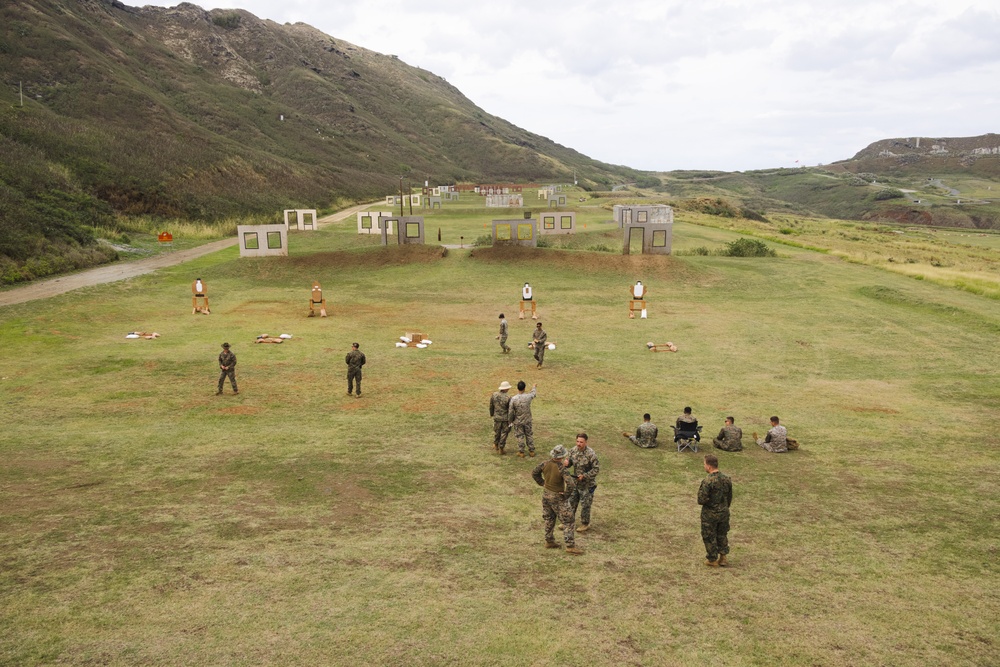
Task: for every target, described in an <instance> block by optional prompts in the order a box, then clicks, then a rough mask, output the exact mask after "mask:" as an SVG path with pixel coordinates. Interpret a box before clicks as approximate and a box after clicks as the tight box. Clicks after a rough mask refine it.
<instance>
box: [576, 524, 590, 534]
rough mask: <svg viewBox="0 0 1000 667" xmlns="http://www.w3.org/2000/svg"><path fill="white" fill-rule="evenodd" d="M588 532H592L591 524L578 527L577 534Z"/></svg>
mask: <svg viewBox="0 0 1000 667" xmlns="http://www.w3.org/2000/svg"><path fill="white" fill-rule="evenodd" d="M588 530H590V524H589V523H581V524H580V525H579V526H578V527H577V529H576V532H578V533H586V532H587V531H588Z"/></svg>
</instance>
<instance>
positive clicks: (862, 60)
mask: <svg viewBox="0 0 1000 667" xmlns="http://www.w3.org/2000/svg"><path fill="white" fill-rule="evenodd" d="M218 6H228V7H234V6H239V7H241V8H243V9H246V10H247V11H250V12H252V13H254V14H256V15H257V16H260V17H261V18H269V19H272V20H274V21H277V22H280V23H284V22H295V21H302V22H305V23H308V24H310V25H313V26H314V27H316V28H318V29H320V30H322V31H323V32H326V33H328V34H330V35H331V36H333V37H335V38H338V39H342V40H347V41H349V42H352V43H354V44H357V45H359V46H362V47H365V48H367V49H371V50H374V51H379V52H382V53H392V54H396V55H398V56H399V57H400V58H401V59H402V60H404V61H405V62H407V63H409V64H411V65H416V66H420V67H423V68H425V69H428V70H430V71H433V72H434V73H436V74H439V75H441V76H443V77H444V78H446V79H447V80H448V81H449V82H450V83H452V84H453V85H455V86H456V87H457V88H458V89H459V90H461V91H462V92H463V93H464V94H465V95H467V96H468V97H469V98H470V99H472V101H473V102H475V103H476V104H478V105H479V106H480V107H482V108H483V109H485V110H486V111H487V112H489V113H491V114H494V115H497V116H500V117H502V118H505V119H506V120H509V121H511V122H512V123H514V124H516V125H519V126H521V127H523V128H525V129H527V130H529V131H532V132H535V133H538V134H542V135H545V136H547V137H549V138H550V139H553V140H554V141H557V142H558V143H561V144H563V145H566V146H570V147H572V148H575V149H577V150H579V151H581V152H583V153H585V154H587V155H590V156H591V157H594V158H596V159H599V160H603V161H606V162H612V163H616V164H627V165H629V166H633V167H637V168H643V169H683V168H715V169H724V170H743V169H751V168H765V167H775V166H788V165H792V164H794V161H795V160H796V159H798V160H800V162H801V163H805V164H816V163H820V162H824V163H825V162H831V161H834V160H838V159H845V158H848V157H850V156H852V155H853V154H854V153H855V152H857V151H858V150H860V149H861V148H864V146H866V145H867V144H868V143H871V142H872V141H876V140H878V139H883V138H888V137H899V136H915V135H917V134H920V135H924V136H966V135H970V134H981V133H985V132H990V131H1000V128H998V127H997V126H996V125H995V123H996V122H997V121H996V119H997V118H998V117H1000V114H998V104H1000V99H998V94H997V93H994V92H993V90H992V88H993V83H994V82H995V81H997V80H998V78H1000V40H998V39H997V38H996V36H997V35H998V34H1000V10H998V4H997V1H996V0H952V1H951V2H947V3H945V2H941V1H940V0H838V2H835V3H834V2H830V3H820V2H802V1H801V0H756V1H755V2H754V3H746V2H743V1H742V0H702V1H701V2H698V3H693V2H690V1H681V0H619V2H615V3H610V2H606V0H604V1H597V0H582V1H575V2H571V1H570V0H551V1H550V2H546V3H531V2H525V1H524V0H499V1H497V2H493V3H489V4H487V5H475V6H473V5H469V4H468V3H467V2H459V1H458V0H424V1H422V2H419V3H415V2H412V1H407V2H404V1H403V0H370V1H366V2H361V1H359V0H346V1H342V2H334V3H329V2H319V1H318V0H285V1H284V2H282V3H280V4H276V3H273V2H270V1H265V0H227V1H226V4H225V5H223V4H211V3H210V4H208V5H206V8H211V7H218Z"/></svg>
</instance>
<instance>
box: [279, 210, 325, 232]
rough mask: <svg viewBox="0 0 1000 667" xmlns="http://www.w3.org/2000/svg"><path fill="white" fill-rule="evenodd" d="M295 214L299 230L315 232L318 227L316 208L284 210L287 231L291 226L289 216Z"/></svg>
mask: <svg viewBox="0 0 1000 667" xmlns="http://www.w3.org/2000/svg"><path fill="white" fill-rule="evenodd" d="M289 213H294V214H295V228H296V229H298V230H315V229H316V227H317V223H316V209H314V208H286V209H285V210H284V216H285V229H288V226H289V224H290V222H289V220H288V214H289Z"/></svg>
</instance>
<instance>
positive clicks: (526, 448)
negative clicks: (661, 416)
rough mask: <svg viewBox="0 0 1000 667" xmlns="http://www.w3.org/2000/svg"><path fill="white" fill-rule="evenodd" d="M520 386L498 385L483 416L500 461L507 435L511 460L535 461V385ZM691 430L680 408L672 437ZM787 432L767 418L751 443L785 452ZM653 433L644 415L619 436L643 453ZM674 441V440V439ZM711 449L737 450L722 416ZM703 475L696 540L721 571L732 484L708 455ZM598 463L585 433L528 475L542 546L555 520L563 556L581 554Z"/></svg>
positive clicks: (737, 440)
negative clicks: (535, 492) (537, 495)
mask: <svg viewBox="0 0 1000 667" xmlns="http://www.w3.org/2000/svg"><path fill="white" fill-rule="evenodd" d="M526 388H527V385H526V383H525V382H524V381H523V380H521V381H520V382H518V383H517V390H518V393H517V394H514V395H513V396H511V395H510V394H509V393H508V392H509V391H510V389H511V385H510V383H509V382H507V381H504V382H501V383H500V386H499V387H498V388H497V390H496V391H495V392H493V394H492V396H491V397H490V403H489V411H490V416H491V417H492V418H493V449H494V450H495V451H496V452H497V453H499V454H500V455H501V456H502V455H504V454H505V448H506V446H507V437H508V435H509V433H510V431H511V430H513V431H514V436H515V438H516V439H517V448H518V452H517V455H518V456H519V457H521V458H524V457H525V455H526V453H527V456H530V457H534V456H535V441H534V437H533V434H532V415H531V402H532V401H533V400H534V398H535V397H536V396H537V395H538V386H537V385H532V387H531V391H530V392H526V391H525V389H526ZM692 425H697V419H695V418H694V416H693V414H692V411H691V408H690V407H687V408H684V413H683V414H682V415H681V416H680V417H678V419H677V426H676V427H675V434H680V433H682V432H684V431H685V429H690V428H691V427H692ZM787 433H788V432H787V430H786V428H785V427H784V426H782V425H781V424H780V420H779V419H778V417H776V416H775V417H771V429H770V430H769V431H768V432H767V435H766V436H765V437H764V438H759V439H758V437H757V434H756V433H754V434H753V437H754V441H755V442H756V443H757V444H758V445H760V446H761V447H762V448H764V449H765V450H767V451H769V452H775V453H780V452H786V451H788V438H787ZM658 434H659V429H658V428H657V427H656V425H655V424H653V422H652V420H651V417H650V415H649V414H648V413H646V414H644V415H643V422H642V424H640V425H639V427H638V428H637V429H636V432H635V435H631V434H629V433H625V432H623V433H622V435H623V436H625V437H626V438H628V439H629V440H630V441H631V442H632V443H633V444H635V445H636V446H638V447H641V448H644V449H650V448H654V447H656V446H657V445H658V443H657V440H656V439H657V436H658ZM677 437H679V436H675V440H676V438H677ZM712 444H713V445H714V446H715V447H716V448H718V449H721V450H724V451H728V452H738V451H742V449H743V430H742V429H741V428H740V427H738V426H736V424H735V419H734V418H733V417H726V420H725V425H724V426H723V427H722V429H721V430H720V431H719V434H718V436H716V437H715V438H714V439H713V440H712ZM703 465H704V468H705V472H706V473H707V476H706V477H705V479H704V480H703V481H702V483H701V486H700V487H699V489H698V504H699V505H701V537H702V541H703V542H704V544H705V564H706V565H708V566H709V567H725V566H727V565H728V560H727V557H728V555H729V538H728V534H729V506H730V505H731V504H732V500H733V483H732V480H731V479H730V478H729V477H728V476H727V475H724V474H723V473H721V472H720V471H719V460H718V458H717V457H716V456H715V455H713V454H708V455H706V456H705V458H704V462H703ZM599 472H600V462H599V461H598V459H597V454H596V453H595V452H594V450H593V449H591V447H590V446H589V445H588V437H587V434H586V433H578V434H577V435H576V446H574V447H572V448H570V449H569V450H568V451H567V449H566V448H565V447H564V446H562V445H557V446H556V447H554V448H553V449H552V450H551V451H550V452H549V459H548V460H546V461H542V462H541V463H539V464H538V465H537V466H535V469H534V470H533V471H532V473H531V476H532V478H533V479H534V480H535V482H536V483H537V484H538V485H539V486H541V487H542V489H543V492H542V518H543V520H544V521H545V547H546V548H548V549H557V548H559V544H558V543H557V542H556V539H555V525H556V520H557V519H558V520H559V522H560V524H561V529H562V533H563V543H564V546H565V550H566V552H567V553H570V554H573V555H579V554H582V553H583V550H582V549H580V548H578V547H577V545H576V533H578V532H586V531H587V530H589V529H590V517H591V506H592V504H593V502H594V492H595V491H596V490H597V475H598V473H599ZM577 509H579V510H580V525H579V527H578V526H577V525H576V512H577Z"/></svg>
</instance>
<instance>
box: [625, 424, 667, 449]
mask: <svg viewBox="0 0 1000 667" xmlns="http://www.w3.org/2000/svg"><path fill="white" fill-rule="evenodd" d="M659 433H660V429H658V428H656V424H654V423H653V422H642V423H641V424H639V427H638V428H636V429H635V435H630V436H629V437H628V439H629V440H631V441H632V444H633V445H637V446H639V447H642V448H643V449H652V448H653V447H656V446H657V445H658V444H659V443H657V442H656V436H657V435H659Z"/></svg>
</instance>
